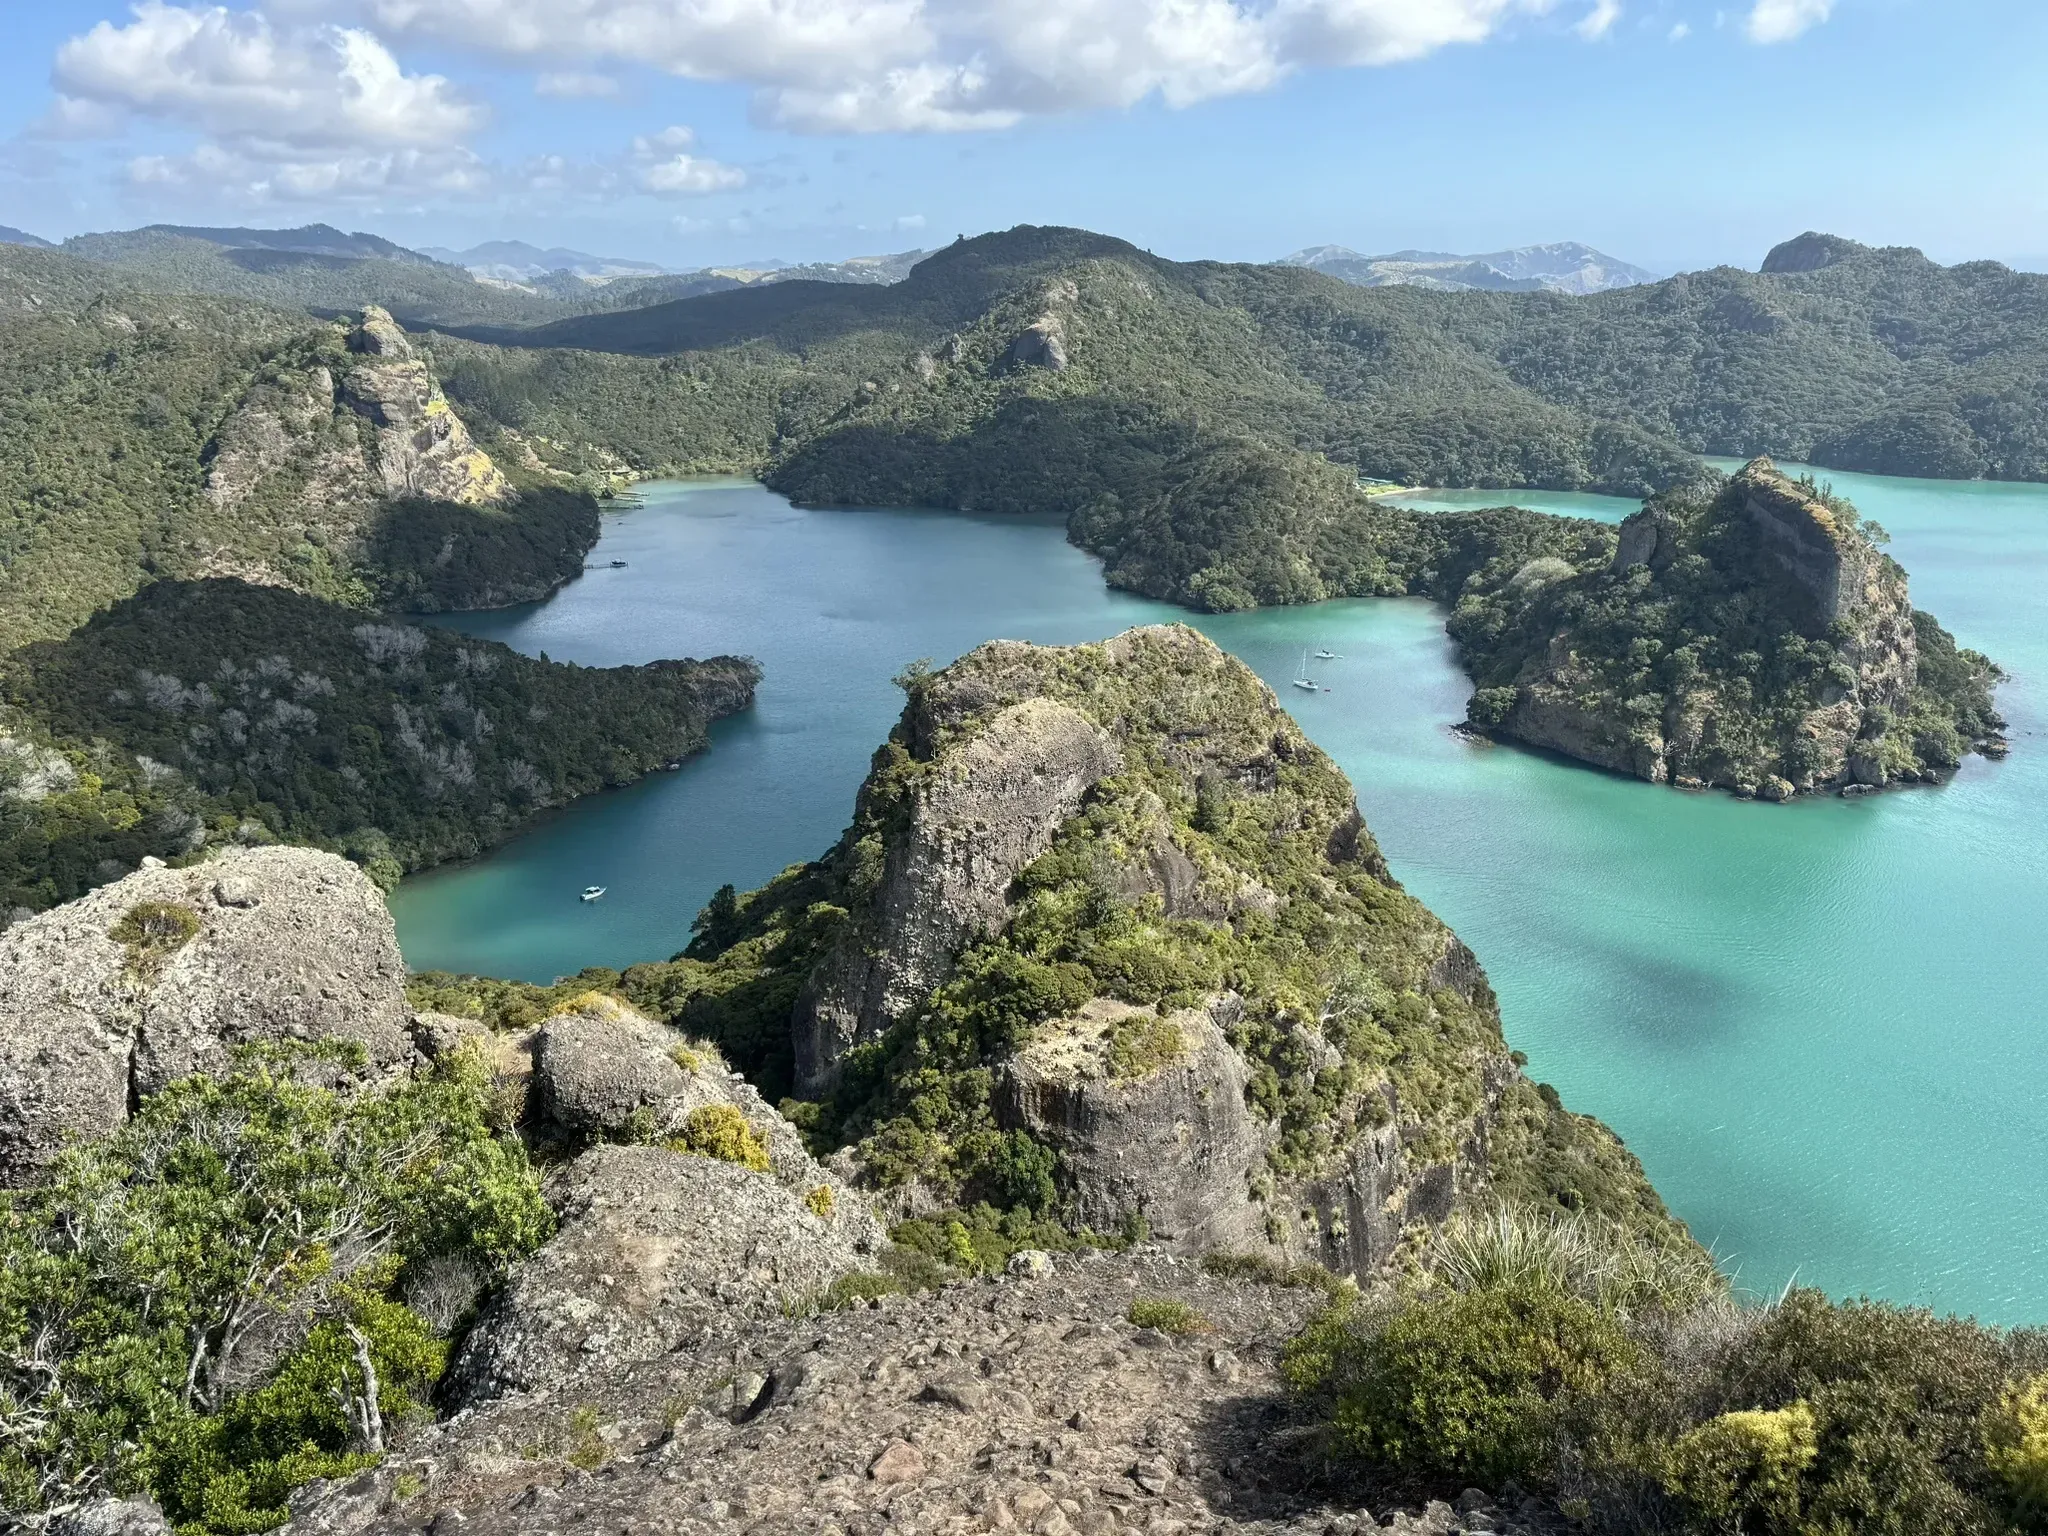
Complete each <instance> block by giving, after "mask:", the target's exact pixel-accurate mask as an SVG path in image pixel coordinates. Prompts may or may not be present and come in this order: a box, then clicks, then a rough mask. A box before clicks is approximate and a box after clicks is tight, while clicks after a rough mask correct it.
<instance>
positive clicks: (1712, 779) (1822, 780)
mask: <svg viewBox="0 0 2048 1536" xmlns="http://www.w3.org/2000/svg"><path fill="white" fill-rule="evenodd" d="M1497 564H1498V563H1497ZM1539 565H1542V566H1545V567H1546V569H1544V570H1541V571H1539V570H1537V569H1536V567H1537V566H1539ZM1548 567H1555V569H1550V568H1548ZM1451 630H1452V634H1453V636H1454V637H1455V638H1456V639H1457V640H1458V642H1459V644H1460V646H1461V649H1462V650H1463V652H1464V656H1465V660H1466V663H1467V665H1468V668H1469V669H1470V670H1471V671H1472V674H1473V677H1474V680H1475V681H1476V682H1477V683H1478V684H1479V687H1480V691H1479V693H1478V694H1476V695H1475V696H1474V699H1473V704H1472V720H1473V723H1474V724H1475V725H1478V726H1481V727H1484V728H1486V729H1491V730H1496V731H1498V732H1499V733H1501V734H1502V735H1506V736H1511V737H1514V738H1516V739H1518V740H1522V741H1526V742H1530V743H1532V744H1534V745H1537V746H1543V747H1548V748H1551V749H1553V750H1555V751H1559V752H1563V753H1565V754H1567V755H1568V756H1571V757H1576V758H1579V759H1581V760H1583V761H1586V762H1591V763H1596V764H1598V765H1600V766H1602V767H1606V768H1612V769H1615V770H1617V771H1619V772H1623V773H1629V774H1634V775H1636V776H1637V777H1640V778H1644V779H1648V780H1650V781H1651V782H1652V783H1658V784H1662V783H1673V784H1678V785H1681V786H1684V787H1688V788H1698V787H1703V786H1707V785H1722V786H1726V787H1728V788H1732V789H1734V790H1736V791H1737V792H1738V793H1743V794H1754V795H1762V796H1764V797H1766V798H1771V799H1781V800H1782V799H1787V798H1789V797H1790V796H1791V795H1793V794H1795V793H1803V792H1810V791H1815V790H1823V789H1840V788H1843V787H1846V786H1858V787H1862V788H1875V787H1878V786H1881V785H1884V784H1887V783H1891V782H1894V781H1912V780H1920V779H1929V778H1934V777H1937V776H1939V775H1940V774H1942V773H1945V772H1947V771H1948V770H1950V769H1952V768H1953V767H1955V765H1956V763H1957V762H1958V761H1959V760H1960V759H1961V757H1962V755H1963V753H1965V752H1966V751H1969V750H1971V749H1972V748H1973V747H1978V746H1984V747H1989V748H1991V749H1992V750H1994V751H1996V750H1999V748H1998V746H1997V745H1996V742H1997V732H1998V731H1999V729H2000V728H2001V726H2002V722H2001V721H2000V720H1999V719H1998V716H1997V714H1996V712H1995V711H1994V710H1993V708H1992V706H1991V697H1990V687H1991V683H1992V681H1993V680H1994V678H1995V676H1996V669H1995V668H1994V667H1992V665H1991V664H1990V662H1989V661H1987V660H1986V659H1985V658H1983V657H1982V656H1978V655H1977V654H1976V653H1974V652H1968V651H1958V649H1957V648H1956V646H1955V643H1954V641H1953V640H1952V639H1951V638H1950V637H1949V636H1948V634H1947V632H1946V631H1944V630H1942V628H1941V626H1940V625H1939V624H1937V623H1935V621H1934V620H1933V619H1932V618H1931V617H1930V616H1928V615H1926V614H1919V613H1916V612H1915V611H1914V609H1913V606H1912V602H1911V600H1910V598H1909V595H1908V592H1907V584H1906V573H1905V571H1904V570H1903V569H1901V567H1900V566H1899V564H1898V563H1897V562H1896V561H1894V560H1892V559H1890V558H1889V557H1888V556H1886V555H1885V554H1883V553H1882V551H1881V550H1880V549H1879V548H1878V547H1877V544H1876V542H1875V540H1874V539H1873V537H1872V535H1871V533H1870V531H1869V530H1868V529H1866V528H1865V526H1864V525H1863V524H1862V522H1861V520H1860V519H1859V518H1858V517H1857V515H1856V510H1855V508H1854V507H1852V506H1850V505H1849V504H1848V503H1847V502H1846V501H1843V500H1841V499H1840V498H1838V497H1834V496H1832V495H1830V494H1829V493H1827V492H1825V491H1823V490H1821V489H1820V488H1819V487H1817V486H1815V485H1813V484H1812V483H1811V482H1810V481H1794V480H1791V479H1789V478H1788V477H1786V476H1785V475H1783V474H1781V473H1780V472H1779V471H1778V470H1777V468H1776V467H1775V466H1774V465H1773V464H1771V462H1770V461H1769V460H1768V459H1758V460H1756V461H1755V462H1754V463H1752V464H1750V465H1748V466H1747V467H1746V468H1744V469H1743V470H1742V471H1741V473H1739V474H1737V475H1735V476H1734V477H1733V478H1732V479H1729V480H1726V481H1718V482H1715V483H1712V484H1708V485H1705V486H1702V487H1696V488H1691V489H1688V490H1686V491H1683V492H1676V493H1673V494H1671V495H1667V496H1665V497H1661V498H1659V499H1658V500H1656V501H1654V502H1652V503H1650V504H1649V505H1647V506H1645V507H1644V508H1643V510H1642V511H1640V512H1638V513H1636V514H1635V515H1634V516H1632V517H1630V518H1629V519H1628V520H1627V521H1626V522H1624V523H1623V524H1622V526H1621V529H1620V531H1619V535H1618V537H1617V540H1616V546H1615V550H1614V554H1613V557H1612V559H1611V561H1609V562H1605V563H1602V564H1597V565H1596V564H1587V565H1583V566H1579V567H1573V566H1571V565H1569V564H1567V563H1564V562H1557V561H1551V562H1540V561H1531V562H1528V563H1527V564H1526V565H1524V566H1522V567H1520V568H1517V569H1514V570H1512V571H1511V570H1508V569H1506V568H1505V566H1501V568H1498V569H1491V570H1482V571H1481V572H1480V573H1479V574H1478V575H1477V576H1475V578H1474V579H1473V581H1472V583H1471V584H1470V585H1469V586H1468V587H1467V589H1466V591H1465V593H1464V595H1463V596H1462V598H1461V600H1460V602H1459V606H1458V610H1457V613H1456V614H1455V615H1454V617H1453V619H1452V623H1451ZM1923 647H1931V648H1932V651H1933V653H1934V655H1933V658H1932V661H1931V663H1930V664H1928V665H1926V666H1923V664H1922V655H1921V652H1922V649H1923Z"/></svg>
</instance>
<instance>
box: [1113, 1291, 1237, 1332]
mask: <svg viewBox="0 0 2048 1536" xmlns="http://www.w3.org/2000/svg"><path fill="white" fill-rule="evenodd" d="M1125 1315H1126V1316H1127V1317H1128V1318H1129V1319H1130V1321H1131V1323H1132V1325H1133V1326H1134V1327H1138V1328H1156V1329H1158V1330H1159V1331H1160V1332H1161V1333H1170V1334H1173V1335H1174V1336H1175V1337H1176V1338H1185V1337H1188V1336H1189V1335H1192V1334H1197V1333H1213V1332H1214V1331H1215V1328H1216V1325H1215V1324H1214V1323H1212V1322H1210V1321H1209V1319H1208V1318H1206V1317H1204V1316H1202V1314H1201V1313H1200V1312H1198V1311H1196V1310H1195V1309H1194V1308H1193V1307H1191V1306H1189V1305H1188V1304H1187V1303H1186V1302H1184V1301H1176V1300H1174V1299H1173V1298H1172V1297H1170V1296H1140V1297H1138V1298H1137V1299H1136V1300H1134V1301H1133V1302H1132V1303H1131V1310H1130V1311H1129V1312H1128V1313H1127V1314H1125Z"/></svg>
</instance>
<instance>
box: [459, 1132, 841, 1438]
mask: <svg viewBox="0 0 2048 1536" xmlns="http://www.w3.org/2000/svg"><path fill="white" fill-rule="evenodd" d="M548 1198H549V1203H550V1204H551V1205H552V1206H553V1207H554V1209H555V1211H556V1213H557V1216H558V1218H559V1220H560V1223H561V1225H560V1227H559V1229H558V1230H557V1232H556V1234H555V1236H554V1237H553V1238H552V1239H551V1240H550V1241H549V1242H548V1243H547V1244H546V1245H545V1246H544V1247H543V1248H542V1249H541V1250H540V1252H539V1253H537V1254H535V1255H534V1257H533V1258H532V1259H530V1260H528V1261H527V1263H526V1264H525V1265H523V1266H522V1267H521V1268H520V1270H519V1271H518V1273H517V1275H516V1276H515V1277H514V1279H513V1281H512V1283H511V1285H510V1286H509V1287H508V1288H507V1290H506V1291H505V1293H504V1295H503V1296H501V1297H500V1298H499V1299H498V1301H497V1302H495V1303H494V1304H493V1305H492V1307H491V1309H490V1311H489V1312H488V1313H487V1314H486V1316H485V1318H484V1319H483V1321H482V1322H480V1323H479V1324H478V1326H477V1328H476V1330H475V1331H474V1332H473V1333H472V1334H471V1335H470V1338H469V1340H468V1342H467V1343H466V1344H465V1346H464V1348H463V1352H462V1355H461V1358H460V1359H459V1360H458V1362H457V1365H456V1368H455V1380H456V1382H457V1384H458V1385H457V1387H456V1394H457V1396H458V1398H459V1399H460V1400H461V1401H462V1402H465V1403H475V1402H480V1401H484V1400H486V1399H488V1398H491V1397H493V1396H496V1395H498V1394H500V1393H504V1392H513V1391H533V1390H535V1389H538V1388H542V1387H556V1386H560V1385H562V1384H564V1383H567V1382H569V1381H571V1380H573V1379H576V1378H579V1377H584V1376H589V1375H592V1374H595V1375H597V1376H599V1377H602V1376H604V1375H606V1374H608V1373H610V1372H613V1371H616V1370H618V1369H619V1368H620V1367H621V1366H623V1365H626V1364H629V1363H631V1362H633V1361H638V1360H651V1359H654V1358H656V1357H657V1356H660V1355H663V1354H666V1353H667V1352H669V1351H670V1350H673V1349H676V1348H678V1347H682V1346H688V1345H695V1344H698V1343H700V1342H702V1340H703V1339H705V1338H706V1337H709V1336H713V1335H721V1334H723V1335H730V1334H732V1333H733V1332H734V1331H735V1330H737V1329H738V1328H739V1327H740V1325H743V1324H746V1323H750V1322H758V1321H759V1320H761V1319H763V1318H779V1317H781V1316H782V1315H783V1313H784V1311H785V1310H786V1309H787V1308H790V1307H792V1306H795V1305H797V1304H798V1303H801V1302H803V1301H805V1300H807V1299H809V1298H811V1297H814V1296H816V1295H817V1294H819V1293H820V1292H822V1291H823V1290H824V1289H825V1288H826V1287H827V1286H829V1285H830V1284H831V1283H832V1282H833V1281H834V1280H835V1279H837V1278H838V1277H839V1276H841V1275H844V1274H848V1273H850V1272H852V1271H854V1270H856V1269H861V1268H864V1267H866V1264H867V1261H866V1260H865V1259H864V1258H863V1257H862V1255H861V1254H860V1253H859V1252H857V1251H856V1250H855V1248H854V1247H853V1245H852V1244H851V1243H850V1242H848V1241H847V1240H846V1239H845V1238H844V1237H843V1236H842V1235H841V1234H839V1233H838V1232H835V1231H834V1230H833V1227H832V1224H831V1223H830V1221H829V1220H828V1219H827V1218H824V1217H821V1216H819V1215H818V1214H817V1213H816V1212H814V1211H813V1210H812V1209H811V1208H810V1207H809V1206H807V1205H806V1204H805V1202H804V1201H803V1200H802V1199H801V1198H799V1197H798V1196H797V1195H796V1194H795V1193H794V1192H793V1191H791V1190H790V1189H789V1188H787V1187H786V1186H785V1185H784V1184H783V1183H782V1182H781V1181H780V1180H778V1179H776V1178H775V1177H773V1176H772V1175H770V1174H764V1173H757V1172H754V1171H753V1170H751V1169H747V1168H742V1167H739V1166H737V1165H735V1164H732V1163H727V1162H721V1161H719V1160H717V1159H716V1158H710V1157H697V1156H692V1155H690V1154H687V1153H682V1152H671V1151H668V1150H665V1149H663V1148H660V1147H640V1146H597V1147H592V1148H591V1149H590V1150H589V1151H587V1152H585V1153H584V1154H583V1155H582V1156H580V1157H578V1158H577V1159H576V1160H575V1161H574V1162H573V1163H571V1164H569V1165H568V1166H567V1167H566V1168H565V1169H563V1170H562V1171H561V1172H560V1173H559V1174H557V1175H556V1176H555V1177H554V1178H553V1179H552V1180H551V1181H550V1184H549V1189H548Z"/></svg>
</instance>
